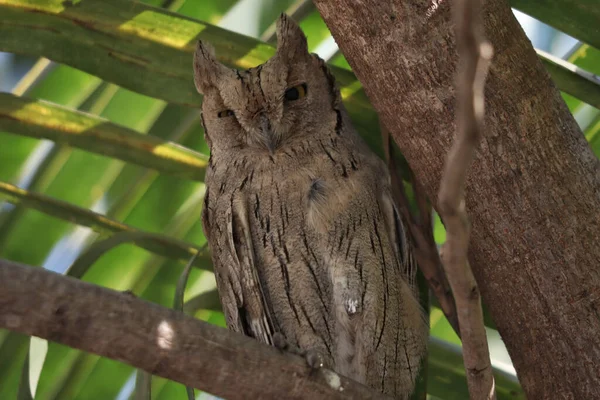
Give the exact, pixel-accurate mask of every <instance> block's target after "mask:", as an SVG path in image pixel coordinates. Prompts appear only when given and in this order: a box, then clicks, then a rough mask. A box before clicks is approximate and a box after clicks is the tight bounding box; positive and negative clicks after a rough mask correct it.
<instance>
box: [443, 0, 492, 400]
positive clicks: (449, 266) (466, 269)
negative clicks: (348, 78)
mask: <svg viewBox="0 0 600 400" xmlns="http://www.w3.org/2000/svg"><path fill="white" fill-rule="evenodd" d="M454 24H455V30H456V44H457V48H458V54H459V58H460V60H459V64H458V73H457V80H456V85H457V102H458V109H457V131H458V132H457V137H456V140H455V143H454V145H453V146H452V148H451V149H450V152H449V154H448V159H447V161H446V165H445V168H444V172H443V175H442V180H441V185H440V191H439V195H438V201H439V210H440V215H441V217H442V219H443V220H444V223H445V226H446V242H445V243H444V247H443V255H442V258H443V265H444V269H445V271H446V275H447V276H448V280H449V282H450V287H451V288H452V292H453V293H454V299H455V302H456V308H457V310H458V321H459V325H460V332H461V338H462V341H463V357H464V364H465V369H466V371H467V382H468V385H469V393H470V397H471V398H472V399H495V398H496V394H495V388H494V377H493V375H492V367H491V364H490V355H489V350H488V345H487V338H486V333H485V326H484V325H483V311H482V309H481V298H480V295H479V288H478V286H477V282H476V281H475V277H474V276H473V272H472V271H471V267H470V266H469V261H468V259H467V251H468V247H469V235H470V225H469V220H468V216H467V212H466V209H465V195H464V191H465V190H464V189H465V182H466V177H467V169H468V167H469V165H470V164H471V162H472V161H473V158H474V155H475V149H476V146H477V144H478V142H479V137H480V135H481V132H482V130H483V129H482V128H483V115H484V112H483V108H484V91H483V89H484V86H485V77H486V75H487V70H488V67H489V63H490V60H491V57H492V47H491V44H489V43H488V42H486V41H485V39H484V38H483V34H482V31H483V28H482V23H481V4H480V1H479V0H456V1H455V3H454Z"/></svg>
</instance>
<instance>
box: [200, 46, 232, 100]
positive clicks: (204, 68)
mask: <svg viewBox="0 0 600 400" xmlns="http://www.w3.org/2000/svg"><path fill="white" fill-rule="evenodd" d="M226 70H228V68H227V67H226V66H224V65H223V64H221V63H220V62H218V61H217V58H216V57H215V50H214V49H213V47H212V46H211V45H210V44H208V43H205V42H202V41H201V40H199V41H198V43H197V44H196V52H195V53H194V83H195V85H196V90H198V93H201V94H204V93H205V92H206V90H207V89H208V88H210V87H216V84H217V80H218V78H219V77H220V76H221V75H222V74H223V73H224V71H226Z"/></svg>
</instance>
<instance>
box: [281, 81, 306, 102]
mask: <svg viewBox="0 0 600 400" xmlns="http://www.w3.org/2000/svg"><path fill="white" fill-rule="evenodd" d="M307 91H308V88H307V87H306V83H301V84H300V85H296V86H294V87H291V88H289V89H288V90H286V91H285V95H284V97H285V99H286V100H289V101H294V100H298V99H301V98H303V97H304V96H306V93H307Z"/></svg>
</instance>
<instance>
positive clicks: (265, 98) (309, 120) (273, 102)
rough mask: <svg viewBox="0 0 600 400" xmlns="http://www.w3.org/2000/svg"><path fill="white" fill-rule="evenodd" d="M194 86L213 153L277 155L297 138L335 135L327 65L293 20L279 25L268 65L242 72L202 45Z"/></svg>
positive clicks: (285, 19) (334, 106)
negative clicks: (310, 48)
mask: <svg viewBox="0 0 600 400" xmlns="http://www.w3.org/2000/svg"><path fill="white" fill-rule="evenodd" d="M194 82H195V84H196V88H197V90H198V92H200V93H201V94H203V95H204V100H203V103H202V120H203V124H204V128H205V135H206V138H207V142H208V144H209V146H210V147H211V151H212V153H213V154H215V153H218V152H227V151H235V150H239V149H243V148H252V149H255V150H258V151H265V152H268V153H270V154H273V153H274V152H276V151H277V149H279V148H282V147H285V146H286V144H287V143H290V142H291V141H293V140H294V139H297V138H306V136H309V137H310V136H316V135H322V134H324V133H326V132H333V131H334V129H335V127H336V123H338V118H340V116H339V112H338V111H337V107H338V106H339V101H340V100H339V92H338V91H337V90H336V88H335V84H334V80H333V78H332V76H331V75H330V73H329V71H328V69H327V66H326V65H325V63H324V62H323V60H321V59H320V58H319V57H318V56H317V55H311V54H309V52H308V48H307V43H306V37H305V36H304V33H302V30H301V29H300V28H299V27H298V25H296V24H295V23H294V22H293V21H292V20H291V19H290V18H289V17H287V16H286V15H282V16H281V17H280V18H279V20H278V21H277V51H276V54H275V55H274V56H273V57H272V58H271V59H269V60H268V61H267V62H266V63H264V64H262V65H259V66H258V67H255V68H251V69H248V70H246V71H238V70H235V69H231V68H228V67H226V66H224V65H223V64H221V63H219V62H218V61H217V60H216V58H215V55H214V51H213V49H212V48H211V47H210V45H207V44H206V43H203V42H201V41H199V42H198V45H197V48H196V54H195V56H194Z"/></svg>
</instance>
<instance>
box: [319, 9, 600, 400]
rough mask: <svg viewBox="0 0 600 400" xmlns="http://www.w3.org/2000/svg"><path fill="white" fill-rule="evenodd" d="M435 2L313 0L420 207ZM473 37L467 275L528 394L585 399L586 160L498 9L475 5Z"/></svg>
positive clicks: (436, 145) (430, 138) (593, 337)
mask: <svg viewBox="0 0 600 400" xmlns="http://www.w3.org/2000/svg"><path fill="white" fill-rule="evenodd" d="M438 3H441V5H440V6H439V8H437V9H436V7H432V6H431V5H430V4H429V3H427V2H426V1H423V0H404V1H401V0H395V1H391V0H362V1H355V0H315V4H316V5H317V7H318V9H319V11H320V12H321V14H322V15H323V18H324V19H325V21H326V23H327V25H328V26H329V28H330V29H331V32H332V33H333V36H334V37H335V39H336V41H337V43H338V44H339V46H340V48H341V50H342V52H343V53H344V55H345V56H346V58H347V59H348V61H349V63H350V65H351V66H352V68H353V70H354V72H355V73H356V75H357V77H358V78H359V79H360V81H361V82H362V83H363V85H364V87H365V90H366V92H367V94H368V96H369V98H370V99H371V101H372V103H373V105H374V106H375V108H376V109H377V111H378V112H379V113H380V117H381V118H382V120H383V122H384V124H385V125H386V127H387V128H388V129H389V130H390V131H391V133H392V134H393V136H394V138H395V140H396V142H397V143H398V145H399V146H400V148H401V150H402V152H403V153H404V155H405V156H406V158H407V160H408V162H409V164H410V166H411V168H412V169H413V170H414V171H415V173H416V175H417V177H418V179H419V180H420V181H421V182H422V183H423V185H424V187H425V188H426V191H427V193H428V195H429V196H430V198H432V199H436V198H437V192H438V188H439V180H440V176H441V171H442V167H443V163H444V161H445V158H446V153H447V152H448V149H449V148H450V145H451V140H452V137H453V133H454V131H455V123H454V119H455V115H454V109H455V107H454V103H455V99H454V89H453V84H454V76H455V66H456V59H457V57H456V52H455V45H454V37H453V33H452V32H453V27H452V26H451V18H450V4H451V2H449V1H445V2H441V1H436V4H438ZM485 27H486V32H485V34H486V36H487V37H488V39H489V40H490V41H491V42H492V44H493V45H494V50H495V56H494V60H493V64H492V66H491V70H490V75H489V78H488V81H487V87H486V129H485V132H484V136H483V138H482V143H481V147H480V149H479V152H478V155H477V158H476V160H475V163H474V164H473V166H472V168H471V172H470V174H469V175H470V176H469V181H468V185H467V208H468V211H469V214H470V216H471V221H472V229H473V231H472V235H471V248H470V259H471V263H472V267H473V269H474V273H475V276H476V278H477V281H478V283H479V285H480V288H481V293H482V296H483V298H484V301H485V303H486V304H487V305H488V307H489V309H490V312H491V313H492V317H493V319H494V321H495V323H496V325H497V327H498V329H499V331H500V333H501V335H502V337H503V339H504V341H505V343H506V345H507V347H508V350H509V352H510V355H511V357H512V359H513V362H514V365H515V368H516V369H517V372H518V375H519V379H520V381H521V383H522V385H523V388H524V389H525V391H526V393H527V394H528V397H529V398H531V399H542V398H544V399H546V398H548V399H549V398H552V399H591V398H599V397H600V394H599V390H600V374H599V373H598V365H599V364H600V334H599V332H600V304H599V302H600V300H599V299H600V246H598V240H599V239H600V163H599V162H598V160H597V159H596V157H595V156H594V154H593V153H592V151H591V149H590V148H589V146H588V144H587V143H586V141H585V138H584V137H583V135H582V134H581V131H580V130H579V128H578V127H577V124H576V123H575V121H574V119H573V118H572V116H571V115H570V113H569V110H568V109H567V107H566V106H565V104H564V102H563V101H562V99H561V97H560V94H559V92H558V90H557V89H556V88H555V86H554V85H553V83H552V82H551V80H550V78H549V76H548V74H547V73H546V72H545V71H544V68H543V66H542V64H541V63H540V62H539V61H538V59H537V57H536V54H535V52H534V51H533V48H532V47H531V44H530V42H529V41H528V40H527V38H526V36H525V34H524V33H523V31H522V30H521V28H520V26H519V25H518V23H517V21H516V20H515V18H514V16H513V15H512V13H511V10H510V8H509V6H508V4H507V3H506V2H505V1H503V0H488V1H487V3H486V9H485Z"/></svg>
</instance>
